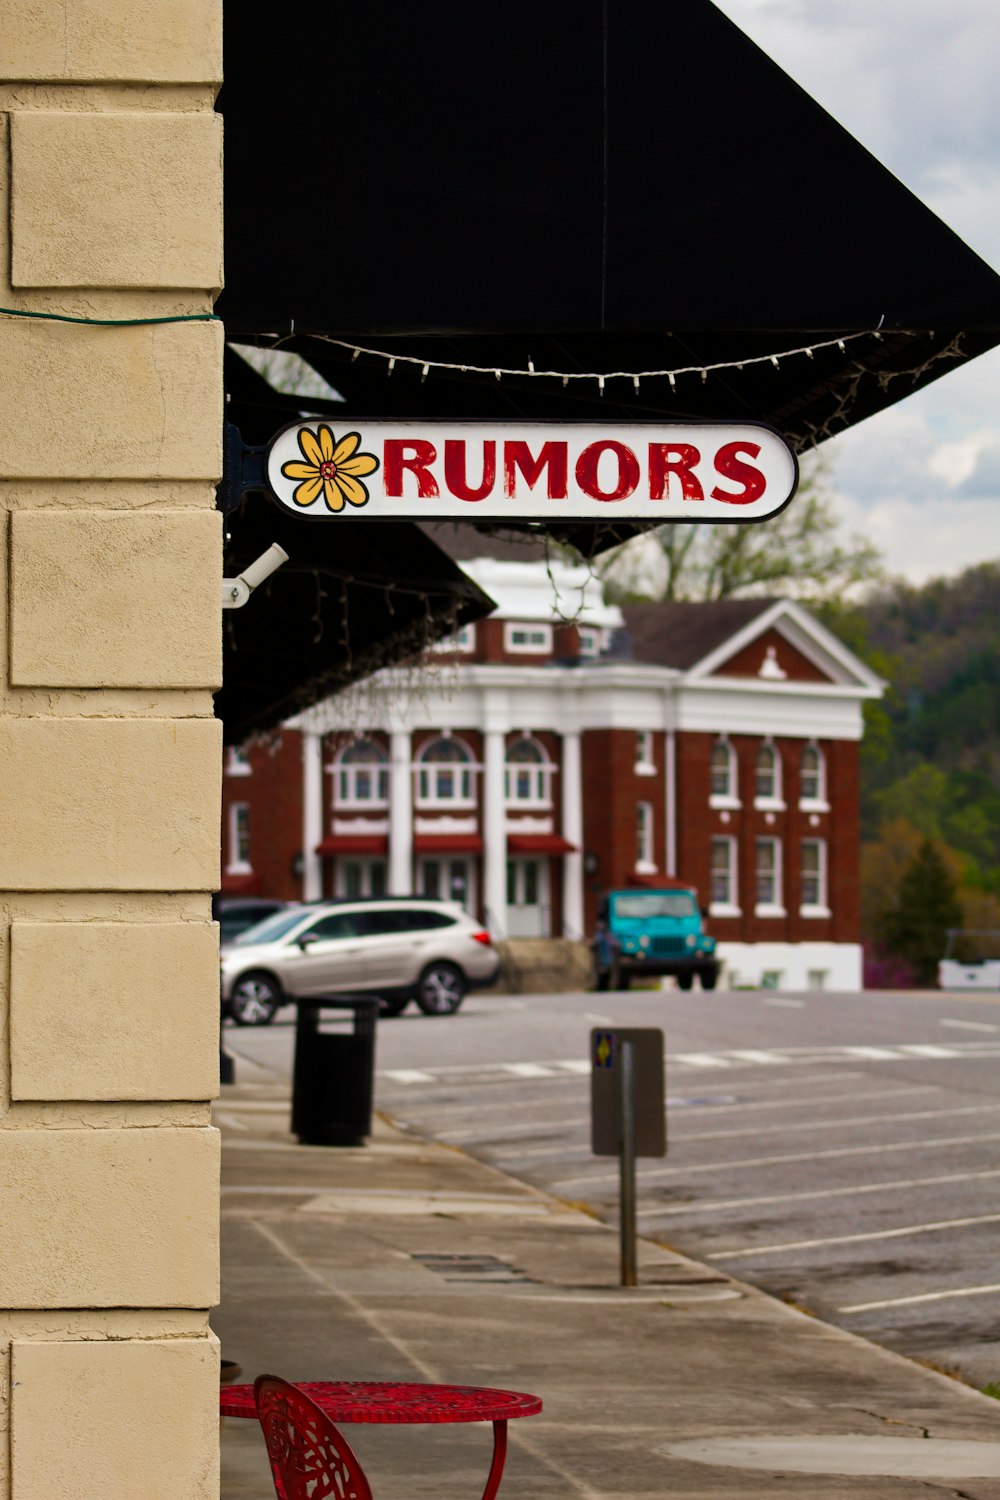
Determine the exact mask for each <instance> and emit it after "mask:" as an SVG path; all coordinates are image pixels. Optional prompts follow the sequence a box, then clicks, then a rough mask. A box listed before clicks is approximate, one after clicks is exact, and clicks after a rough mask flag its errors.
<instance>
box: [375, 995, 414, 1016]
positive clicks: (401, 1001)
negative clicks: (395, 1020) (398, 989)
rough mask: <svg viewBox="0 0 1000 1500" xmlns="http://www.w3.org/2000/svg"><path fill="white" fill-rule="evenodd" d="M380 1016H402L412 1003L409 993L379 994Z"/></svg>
mask: <svg viewBox="0 0 1000 1500" xmlns="http://www.w3.org/2000/svg"><path fill="white" fill-rule="evenodd" d="M378 998H379V1003H380V1005H381V1007H382V1008H381V1010H380V1011H379V1015H380V1016H401V1015H402V1014H403V1011H404V1010H405V1009H406V1007H407V1006H408V1005H409V1003H410V997H409V995H379V997H378Z"/></svg>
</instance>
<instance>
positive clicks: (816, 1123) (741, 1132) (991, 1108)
mask: <svg viewBox="0 0 1000 1500" xmlns="http://www.w3.org/2000/svg"><path fill="white" fill-rule="evenodd" d="M803 1102H807V1101H803ZM998 1110H1000V1104H963V1105H960V1106H958V1107H956V1108H955V1109H914V1110H908V1111H907V1112H906V1113H905V1114H898V1115H855V1116H853V1117H852V1118H851V1119H847V1120H845V1119H837V1120H796V1121H795V1123H794V1125H788V1124H782V1125H752V1126H747V1125H743V1126H740V1127H738V1128H737V1129H735V1130H693V1131H690V1132H688V1131H683V1132H681V1133H679V1134H677V1135H675V1136H674V1139H675V1140H676V1141H684V1142H687V1141H721V1140H727V1139H729V1138H730V1137H734V1136H735V1137H739V1136H746V1135H747V1134H748V1133H750V1132H752V1133H753V1134H754V1135H755V1136H758V1135H780V1134H782V1132H784V1133H785V1134H789V1133H791V1132H792V1131H794V1132H795V1134H796V1135H798V1134H799V1133H800V1131H803V1130H849V1129H852V1128H857V1127H858V1126H860V1125H894V1124H898V1123H899V1122H900V1121H905V1120H943V1119H945V1118H947V1117H950V1116H952V1115H988V1114H996V1113H997V1111H998Z"/></svg>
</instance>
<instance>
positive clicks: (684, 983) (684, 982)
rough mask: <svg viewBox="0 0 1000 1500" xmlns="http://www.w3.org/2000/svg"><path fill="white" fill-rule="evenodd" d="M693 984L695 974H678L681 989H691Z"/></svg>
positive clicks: (678, 984) (678, 985)
mask: <svg viewBox="0 0 1000 1500" xmlns="http://www.w3.org/2000/svg"><path fill="white" fill-rule="evenodd" d="M693 984H694V975H693V974H678V976H677V988H678V989H679V990H689V989H691V987H692V985H693Z"/></svg>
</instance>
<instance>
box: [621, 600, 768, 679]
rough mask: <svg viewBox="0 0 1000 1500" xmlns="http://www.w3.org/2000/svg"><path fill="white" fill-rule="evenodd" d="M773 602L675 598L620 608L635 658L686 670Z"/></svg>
mask: <svg viewBox="0 0 1000 1500" xmlns="http://www.w3.org/2000/svg"><path fill="white" fill-rule="evenodd" d="M775 603H777V600H775V599H719V600H716V601H713V602H711V603H699V602H694V601H687V600H676V601H673V602H671V603H667V604H626V605H624V606H623V607H622V614H623V615H624V616H625V629H626V630H627V631H628V633H629V636H630V637H631V644H632V653H631V654H632V656H633V658H634V659H635V660H636V661H646V662H653V663H655V664H656V665H657V666H660V667H678V668H681V669H682V670H687V669H688V668H689V667H693V666H695V665H696V664H697V663H698V662H700V661H702V660H703V659H704V658H705V657H706V656H708V655H709V653H710V652H712V651H715V650H716V649H717V647H719V646H722V645H724V644H725V642H726V641H728V640H730V639H731V638H732V637H733V636H734V635H736V634H738V632H739V631H741V630H742V629H743V628H744V626H746V625H749V624H750V623H751V621H752V620H755V619H756V618H757V616H758V615H762V614H764V613H765V611H766V610H769V609H770V608H771V606H772V605H773V604H775Z"/></svg>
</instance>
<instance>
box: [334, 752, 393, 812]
mask: <svg viewBox="0 0 1000 1500" xmlns="http://www.w3.org/2000/svg"><path fill="white" fill-rule="evenodd" d="M334 770H335V774H336V778H337V805H338V806H340V807H349V806H351V805H355V806H360V807H387V806H388V803H389V758H388V756H387V755H386V753H385V751H384V750H383V748H382V746H381V745H379V744H377V743H376V741H375V740H352V742H351V743H350V744H349V745H345V747H344V749H343V750H341V752H340V754H339V755H338V756H337V759H336V761H335V762H334Z"/></svg>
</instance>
